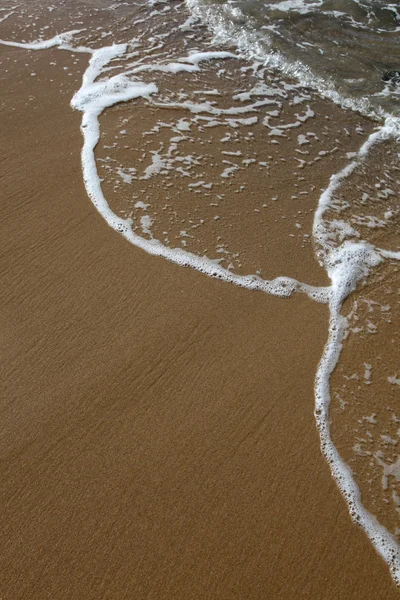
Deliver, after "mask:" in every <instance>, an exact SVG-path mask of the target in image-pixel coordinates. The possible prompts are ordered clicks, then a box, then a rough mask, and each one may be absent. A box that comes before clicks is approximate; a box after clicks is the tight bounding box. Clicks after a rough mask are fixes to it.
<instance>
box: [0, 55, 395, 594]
mask: <svg viewBox="0 0 400 600" xmlns="http://www.w3.org/2000/svg"><path fill="white" fill-rule="evenodd" d="M0 51H1V53H2V56H3V58H4V56H5V55H6V54H7V53H10V54H11V53H12V56H13V59H14V58H15V59H17V61H18V62H17V63H16V64H14V72H13V74H11V73H8V74H3V78H4V82H5V83H4V85H2V88H1V102H2V104H3V109H2V112H1V134H2V148H3V151H2V157H1V164H2V168H1V197H2V200H1V203H0V210H1V218H0V222H1V228H2V231H1V236H2V240H4V242H3V251H2V254H1V257H0V264H1V281H2V298H1V306H2V310H1V313H0V314H1V332H2V335H1V340H2V360H1V367H0V370H1V386H2V392H1V415H2V416H1V423H2V424H1V429H0V431H1V442H0V443H1V452H0V456H1V467H0V469H1V470H0V481H1V496H0V503H1V511H0V596H1V597H2V598H4V600H20V599H24V600H25V599H35V600H44V599H50V598H51V599H57V600H58V599H74V600H75V599H81V598H82V599H85V600H89V599H93V600H99V599H100V598H108V599H118V600H119V599H123V598H126V599H129V600H131V599H135V600H140V599H143V600H144V599H145V598H146V599H157V600H161V599H164V598H165V599H166V600H167V599H168V600H172V599H173V600H175V599H176V600H180V599H182V600H189V599H194V600H202V599H206V598H208V599H212V600H219V599H225V600H233V599H236V598H237V599H280V598H282V599H283V598H284V599H293V600H294V599H296V600H297V599H322V598H323V599H332V600H333V599H335V600H341V599H346V600H347V599H354V600H355V599H357V600H359V599H360V600H361V599H365V600H367V599H368V600H370V599H374V600H375V599H385V600H390V599H391V598H393V599H394V598H397V597H398V592H397V591H396V589H395V587H394V585H393V584H392V582H391V579H390V577H389V573H388V569H387V567H386V565H385V564H384V563H383V561H382V560H381V559H380V558H379V557H378V556H377V555H376V554H375V552H374V550H373V548H372V546H371V544H370V543H369V541H368V540H367V538H366V537H365V535H364V534H363V532H362V531H361V530H360V529H358V528H357V527H355V526H354V525H352V523H351V521H350V517H349V515H348V513H347V508H346V505H345V502H344V500H343V499H342V497H341V495H340V493H339V492H338V490H337V488H336V485H335V483H334V481H333V480H332V479H331V476H330V473H329V469H328V466H327V465H326V463H325V462H324V460H323V458H322V456H321V454H320V451H319V441H318V436H317V433H316V429H315V425H314V419H313V379H314V374H315V370H316V365H317V362H318V360H319V357H320V355H321V352H322V348H323V344H324V342H325V338H326V333H327V309H326V307H324V306H321V305H317V304H315V303H312V302H311V301H309V300H307V299H306V298H305V297H300V296H298V297H296V298H294V299H292V300H280V299H276V298H272V297H269V296H266V295H264V294H260V293H250V292H248V291H246V290H240V289H237V288H235V287H233V286H229V285H226V284H222V283H221V282H217V281H213V280H210V279H208V278H207V277H205V276H202V275H200V274H198V273H195V272H193V271H191V270H188V269H180V268H178V267H176V266H173V265H171V264H169V263H167V262H165V261H163V260H158V259H154V258H150V257H149V256H147V255H146V254H144V253H142V252H140V251H138V250H136V249H135V248H132V247H130V246H129V245H128V244H127V243H126V242H124V240H122V238H120V237H119V236H118V235H117V234H115V233H114V232H113V231H112V230H111V229H109V228H108V227H107V225H106V224H105V223H104V222H103V221H102V219H101V217H100V216H99V215H98V214H97V213H96V211H95V209H94V208H93V207H92V206H91V204H90V202H89V201H88V199H87V197H86V194H85V191H84V188H83V185H82V181H81V171H80V164H79V149H80V145H81V139H80V134H79V115H78V114H74V113H72V112H71V110H70V109H69V107H68V101H69V99H70V96H71V94H72V91H73V89H74V86H75V87H76V83H74V81H75V80H74V78H73V77H70V78H69V81H68V84H66V85H65V86H64V88H63V93H64V95H63V96H62V98H60V95H59V92H58V89H59V82H55V85H54V87H52V88H49V87H46V88H43V87H41V86H40V77H39V78H37V79H36V78H32V79H31V78H30V77H29V74H30V72H31V71H32V67H31V65H30V66H29V67H25V66H24V65H25V63H28V53H26V52H25V51H16V50H14V49H4V48H1V49H0ZM42 56H43V55H41V54H40V53H38V54H36V55H35V61H36V65H35V70H36V71H37V72H38V73H39V74H40V72H41V69H46V68H47V65H48V57H46V58H45V59H42V58H41V57H42ZM29 60H31V55H30V56H29ZM60 60H67V58H66V57H64V58H63V59H61V58H60V54H57V61H60ZM84 60H85V58H82V62H84ZM29 95H32V100H30V101H27V98H28V96H29ZM14 108H15V110H12V109H14ZM60 131H62V143H61V144H60V138H59V132H60ZM313 268H315V266H313V265H311V264H310V269H311V270H312V269H313Z"/></svg>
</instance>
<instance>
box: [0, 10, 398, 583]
mask: <svg viewBox="0 0 400 600" xmlns="http://www.w3.org/2000/svg"><path fill="white" fill-rule="evenodd" d="M187 1H188V3H189V4H190V3H191V2H192V0H187ZM71 33H72V32H68V33H67V34H61V35H59V36H55V38H52V39H51V40H48V41H40V42H36V43H32V44H22V43H21V44H17V43H15V42H6V44H7V45H11V46H17V47H22V48H29V49H32V50H40V49H45V48H51V47H54V46H58V47H60V48H67V46H68V45H69V42H70V41H71V39H72V36H73V33H72V36H71ZM0 43H3V42H0ZM67 49H71V50H73V51H76V48H72V47H71V48H67ZM85 51H87V52H90V53H91V54H92V57H91V59H90V62H89V66H88V68H87V69H86V71H85V73H84V75H83V80H82V86H81V88H80V90H79V91H78V92H77V93H76V94H75V95H74V97H73V99H72V101H71V105H72V107H73V108H75V109H77V110H80V111H81V112H82V113H83V117H82V124H81V130H82V134H83V138H84V144H83V149H82V168H83V177H84V182H85V186H86V190H87V193H88V195H89V197H90V199H91V201H92V202H93V204H94V206H95V207H96V208H97V210H98V211H99V212H100V214H101V215H102V216H103V218H104V219H105V220H106V222H107V223H108V224H109V225H110V227H112V228H113V229H114V230H115V231H117V232H119V233H121V234H122V235H123V236H124V237H125V239H126V240H128V241H129V242H130V243H131V244H133V245H134V246H136V247H138V248H141V249H143V250H144V251H146V252H148V253H149V254H152V255H155V256H160V257H163V258H166V259H168V260H169V261H171V262H174V263H176V264H178V265H181V266H187V267H191V268H194V269H196V270H198V271H201V272H203V273H205V274H206V275H209V276H211V277H216V278H219V279H221V280H223V281H227V282H230V283H234V284H236V285H238V286H241V287H245V288H247V289H252V290H261V291H264V292H266V293H269V294H273V295H277V296H281V297H288V296H290V295H291V294H293V293H294V292H297V291H301V292H304V293H306V294H307V295H308V296H309V297H311V298H313V299H314V300H317V301H319V302H326V303H329V309H330V324H329V337H328V341H327V344H326V346H325V349H324V353H323V356H322V358H321V361H320V364H319V366H318V371H317V375H316V381H315V418H316V422H317V427H318V430H319V434H320V440H321V449H322V452H323V454H324V456H325V457H326V459H327V461H328V463H329V465H330V468H331V472H332V474H333V476H334V478H335V479H336V481H337V483H338V485H339V488H340V489H341V491H342V493H343V495H344V497H345V498H346V500H347V503H348V505H349V508H350V514H351V515H352V517H353V519H354V520H355V521H356V522H357V523H358V524H359V525H361V527H362V528H363V529H364V531H365V532H366V533H367V535H368V537H369V538H370V540H371V541H372V543H373V544H374V546H375V548H376V550H377V551H378V552H379V554H381V556H382V557H383V558H384V560H385V561H386V562H387V564H388V565H389V567H390V569H391V572H392V576H393V578H394V580H395V581H396V583H398V584H399V585H400V548H399V546H398V545H397V543H396V540H395V539H394V537H393V536H392V535H391V534H390V533H389V532H388V531H387V530H386V528H385V527H383V526H382V525H381V524H380V523H379V522H378V521H377V519H376V518H375V517H374V516H373V515H371V514H370V513H369V512H368V511H367V510H366V509H365V508H364V506H363V505H362V503H361V499H360V492H359V489H358V486H357V484H356V483H355V481H354V479H353V477H352V473H351V470H350V469H349V467H348V466H347V465H346V463H345V462H344V461H343V460H342V458H341V457H340V455H339V453H338V451H337V449H336V447H335V445H334V444H333V441H332V439H331V436H330V427H329V404H330V390H329V379H330V375H331V373H332V371H333V370H334V368H335V366H336V364H337V362H338V360H339V356H340V352H341V341H342V336H343V333H344V330H345V328H346V319H345V318H344V317H343V316H342V315H341V307H342V304H343V301H344V299H345V298H346V297H347V296H348V295H349V293H351V291H353V290H354V289H355V287H356V285H357V282H358V281H359V280H360V279H362V278H365V277H366V276H367V275H368V272H369V270H370V269H371V268H374V267H375V266H377V265H378V264H379V263H380V262H382V261H383V260H384V259H385V258H386V259H397V260H400V252H396V251H395V252H391V251H388V250H381V249H379V248H375V247H374V246H372V245H371V244H368V243H367V242H363V241H357V242H353V241H348V240H347V241H345V242H343V243H341V244H340V245H338V246H337V247H335V246H334V245H333V244H332V240H329V238H328V235H327V234H328V230H327V227H326V225H325V223H324V220H323V217H324V214H325V212H326V210H327V209H328V208H329V206H330V203H331V201H332V198H333V194H334V192H335V191H336V190H337V189H338V188H339V186H340V184H341V182H342V181H343V180H344V179H345V178H346V177H348V176H349V175H350V174H351V173H353V171H354V170H355V168H356V166H357V165H358V164H359V161H360V160H363V158H364V157H365V156H366V155H367V153H368V152H369V150H370V148H371V147H372V146H373V145H374V144H375V143H376V142H378V141H380V140H383V139H387V138H388V137H391V136H396V137H399V132H400V126H399V123H400V120H399V119H396V118H391V119H387V120H386V122H385V125H384V126H383V127H381V128H380V129H379V130H378V131H376V132H374V133H373V134H372V135H371V136H370V137H369V139H368V140H367V142H366V143H365V144H364V145H363V146H362V147H361V149H360V151H359V153H358V156H357V158H356V160H354V161H352V162H351V163H349V164H348V165H347V166H346V167H345V168H344V169H342V170H341V171H340V172H339V173H337V174H335V175H333V176H332V177H331V180H330V183H329V186H328V188H327V189H326V190H325V191H324V192H323V194H322V195H321V197H320V200H319V204H318V207H317V210H316V212H315V217H314V228H313V233H314V238H315V241H316V243H317V244H319V246H320V251H319V253H318V256H319V258H320V261H321V264H323V265H324V266H325V268H326V270H327V272H328V275H329V277H330V279H331V282H332V285H331V286H330V287H313V286H308V285H306V284H304V283H300V282H298V281H296V280H294V279H291V278H288V277H279V278H276V279H274V280H272V281H267V280H263V279H261V278H260V277H258V276H255V275H247V276H243V275H236V274H234V273H232V272H231V271H229V270H227V269H224V268H223V267H221V266H220V265H219V264H218V263H216V262H215V261H212V260H210V259H208V258H207V257H200V256H197V255H194V254H191V253H189V252H187V251H185V250H182V249H180V248H176V249H171V248H168V247H166V246H164V245H163V244H162V243H161V242H159V241H158V240H155V239H146V238H142V237H140V236H139V235H137V234H136V233H134V232H133V230H132V228H131V224H132V221H131V220H130V219H122V218H120V217H118V216H117V215H116V214H115V213H114V212H113V211H112V210H111V208H110V206H109V204H108V202H107V200H106V198H105V196H104V194H103V191H102V188H101V182H100V178H99V175H98V172H97V166H96V159H95V153H94V151H95V148H96V146H97V143H98V141H99V137H100V124H99V116H100V115H101V113H102V112H103V111H104V110H105V109H106V108H109V107H111V106H113V105H115V104H117V103H120V102H126V101H129V100H132V99H134V98H138V97H142V98H146V99H148V100H150V99H151V96H152V95H154V94H156V93H157V91H158V90H157V86H156V85H155V84H154V83H150V84H145V83H142V82H138V81H131V80H130V79H129V78H128V77H127V76H126V74H125V75H124V74H119V75H116V76H114V77H111V78H108V79H99V77H100V76H101V75H102V74H104V72H105V71H106V69H105V67H106V66H107V65H108V64H109V63H110V61H112V60H113V59H115V58H118V57H121V56H123V55H124V54H125V52H126V51H127V45H126V44H119V45H113V46H108V47H105V48H101V49H99V50H91V49H86V50H85ZM204 54H207V53H197V57H196V58H193V63H192V64H193V65H196V66H197V65H198V62H200V60H198V58H199V55H202V56H203V57H204ZM211 55H213V56H211ZM191 56H193V55H191ZM213 57H214V58H215V53H210V56H209V57H208V59H211V58H213ZM226 57H227V56H226ZM220 58H222V56H221V57H220ZM185 60H186V61H187V58H186V59H185ZM201 60H206V59H205V58H202V59H201ZM196 61H198V62H196ZM154 104H156V103H155V102H154ZM164 106H165V105H164ZM179 106H180V107H182V106H183V104H180V105H179ZM185 107H186V108H188V109H189V110H192V109H193V107H192V108H191V107H190V106H185ZM199 108H200V112H201V111H202V110H206V112H210V111H212V110H214V108H213V107H212V106H211V105H210V106H205V105H201V106H200V105H199ZM195 112H197V109H196V110H195ZM221 112H224V111H221ZM224 114H225V112H224Z"/></svg>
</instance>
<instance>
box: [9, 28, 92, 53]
mask: <svg viewBox="0 0 400 600" xmlns="http://www.w3.org/2000/svg"><path fill="white" fill-rule="evenodd" d="M82 31H84V30H83V29H72V30H71V31H66V32H65V33H59V34H57V35H55V36H54V37H52V38H50V39H49V40H38V41H36V42H26V43H25V42H13V41H9V40H1V39H0V44H2V45H3V46H14V47H15V48H24V49H25V50H47V49H48V48H55V47H58V48H60V50H71V51H73V52H87V53H89V54H92V53H93V50H92V49H91V48H86V47H85V46H76V47H73V46H71V44H70V42H71V41H72V39H73V37H74V35H75V34H77V33H81V32H82Z"/></svg>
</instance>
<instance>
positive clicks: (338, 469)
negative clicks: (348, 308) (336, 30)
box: [313, 119, 400, 585]
mask: <svg viewBox="0 0 400 600" xmlns="http://www.w3.org/2000/svg"><path fill="white" fill-rule="evenodd" d="M389 137H394V138H398V137H399V120H398V119H388V120H387V121H386V123H385V125H383V127H381V128H380V129H379V130H378V131H376V132H374V133H372V134H371V136H370V137H369V138H368V140H367V141H366V142H365V143H364V144H363V145H362V147H361V148H360V150H359V152H358V156H357V158H356V160H354V161H352V162H351V163H350V164H348V165H347V166H346V167H344V168H343V169H342V170H341V171H340V172H339V173H336V174H335V175H333V176H332V177H331V180H330V183H329V186H328V187H327V189H326V190H325V191H324V192H323V193H322V195H321V197H320V200H319V204H318V208H317V210H316V212H315V215H314V226H313V236H314V239H315V241H316V242H317V243H319V244H320V246H321V249H320V251H317V255H318V256H319V258H320V261H321V263H323V265H324V266H325V268H326V270H327V272H328V275H329V277H330V279H331V281H332V288H331V292H332V293H331V298H330V301H329V310H330V320H329V337H328V341H327V343H326V346H325V349H324V353H323V355H322V358H321V361H320V363H319V366H318V370H317V375H316V379H315V419H316V423H317V428H318V431H319V435H320V440H321V450H322V452H323V454H324V456H325V458H326V460H327V462H328V464H329V465H330V469H331V473H332V475H333V477H334V478H335V480H336V482H337V484H338V486H339V489H340V490H341V492H342V494H343V496H344V497H345V499H346V501H347V504H348V506H349V510H350V515H351V516H352V518H353V520H354V521H355V522H356V523H357V524H359V525H360V526H361V527H362V528H363V529H364V531H365V533H366V534H367V535H368V537H369V539H370V540H371V542H372V543H373V545H374V547H375V549H376V550H377V552H378V553H379V554H380V555H381V556H382V558H383V559H384V560H385V562H386V563H387V564H388V566H389V568H390V570H391V573H392V577H393V579H394V580H395V582H396V583H397V585H400V548H399V545H398V543H397V540H396V539H395V538H394V536H392V535H391V534H390V533H389V531H388V530H387V529H386V528H385V527H384V526H383V525H381V524H380V523H379V522H378V520H377V519H376V517H375V516H374V515H372V514H371V513H370V512H369V511H368V510H367V509H366V508H365V507H364V506H363V504H362V502H361V496H360V490H359V488H358V486H357V484H356V482H355V480H354V479H353V475H352V472H351V469H350V468H349V467H348V466H347V465H346V463H345V462H344V460H343V459H342V458H341V456H340V454H339V452H338V451H337V449H336V447H335V445H334V443H333V441H332V438H331V434H330V424H329V406H330V401H331V396H330V389H329V380H330V375H331V373H332V372H333V370H334V369H335V367H336V365H337V363H338V361H339V358H340V353H341V348H342V339H343V335H344V333H345V331H346V327H347V321H346V319H345V318H344V317H343V316H342V315H341V308H342V304H343V301H344V300H345V299H346V298H347V296H348V295H349V294H350V293H351V292H352V291H354V290H355V288H356V285H357V282H358V281H359V280H360V279H362V278H365V277H366V276H367V275H368V272H369V270H370V269H371V268H373V267H375V266H377V265H379V264H380V263H381V262H382V261H383V260H384V259H385V258H388V259H397V260H400V252H392V251H388V250H382V249H380V248H376V247H374V246H372V245H371V244H368V243H367V242H363V241H358V242H352V241H345V242H343V243H342V244H341V245H340V246H338V247H332V242H331V241H330V240H329V238H328V235H327V229H326V226H325V224H324V221H323V215H324V213H325V212H326V210H327V209H328V208H329V206H330V205H331V201H332V198H333V194H334V192H335V191H336V190H337V189H338V188H339V187H340V185H341V183H342V181H343V180H344V179H346V178H347V177H348V176H349V175H351V173H353V171H354V170H355V168H356V167H357V166H358V164H359V162H360V161H362V160H363V159H364V158H365V157H366V156H367V154H368V152H369V150H370V149H371V148H372V146H373V145H374V144H376V143H379V142H380V141H382V140H385V139H388V138H389Z"/></svg>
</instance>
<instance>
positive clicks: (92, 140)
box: [71, 44, 330, 302]
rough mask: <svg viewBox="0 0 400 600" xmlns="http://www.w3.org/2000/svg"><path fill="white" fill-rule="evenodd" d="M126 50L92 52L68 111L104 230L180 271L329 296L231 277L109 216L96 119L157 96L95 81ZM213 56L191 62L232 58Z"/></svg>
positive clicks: (148, 89) (301, 286)
mask: <svg viewBox="0 0 400 600" xmlns="http://www.w3.org/2000/svg"><path fill="white" fill-rule="evenodd" d="M126 49H127V46H126V44H121V45H116V46H109V47H106V48H102V49H100V50H95V51H94V52H93V56H92V58H91V60H90V63H89V67H88V69H87V70H86V72H85V74H84V77H83V83H82V87H81V89H80V90H79V91H78V92H77V93H76V94H75V95H74V97H73V99H72V101H71V105H72V107H73V108H75V109H77V110H80V111H82V112H83V117H82V125H81V129H82V133H83V138H84V144H83V149H82V169H83V177H84V182H85V186H86V190H87V193H88V195H89V197H90V199H91V200H92V202H93V204H94V205H95V207H96V208H97V210H98V211H99V212H100V214H101V215H102V216H103V217H104V219H105V220H106V221H107V223H108V224H109V225H110V227H112V228H113V229H115V230H116V231H118V232H119V233H121V234H122V235H123V236H124V237H125V239H126V240H128V241H129V242H130V243H131V244H133V245H134V246H136V247H138V248H141V249H142V250H145V251H146V252H148V253H149V254H152V255H154V256H160V257H163V258H166V259H167V260H169V261H171V262H173V263H176V264H178V265H181V266H185V267H191V268H193V269H196V270H197V271H201V272H202V273H205V274H207V275H209V276H210V277H215V278H218V279H221V280H223V281H227V282H230V283H234V284H236V285H238V286H240V287H245V288H248V289H251V290H261V291H264V292H266V293H269V294H273V295H276V296H281V297H288V296H291V295H292V294H293V293H294V292H296V291H300V292H304V293H306V294H307V295H308V296H310V297H311V298H313V299H314V300H317V301H319V302H328V301H329V297H330V289H329V288H326V287H314V286H309V285H307V284H305V283H300V282H298V281H296V280H295V279H292V278H289V277H278V278H276V279H274V280H272V281H268V280H263V279H261V278H260V277H258V276H256V275H237V274H235V273H232V272H231V271H229V270H228V269H224V268H223V267H221V266H220V265H219V264H218V263H216V262H215V261H213V260H211V259H209V258H207V257H204V256H197V255H195V254H192V253H190V252H187V251H185V250H182V249H180V248H168V247H167V246H164V245H163V244H162V243H161V242H160V241H158V240H154V239H151V240H148V239H146V238H143V237H141V236H139V235H137V234H136V233H134V232H133V231H132V228H131V223H132V222H131V220H130V219H122V218H120V217H118V216H117V215H115V214H114V212H113V211H112V210H111V208H110V206H109V204H108V202H107V200H106V198H105V196H104V194H103V191H102V189H101V183H100V178H99V175H98V172H97V166H96V159H95V154H94V150H95V148H96V146H97V143H98V141H99V137H100V125H99V120H98V118H99V116H100V114H101V113H102V112H103V111H104V110H105V109H106V108H109V107H110V106H113V105H115V104H117V103H119V102H126V101H128V100H132V99H134V98H138V97H144V98H149V97H150V96H151V95H152V94H154V93H157V91H158V90H157V86H156V85H155V84H154V83H151V84H143V83H139V82H132V81H130V80H129V79H128V78H127V77H126V76H124V75H116V76H114V77H111V78H110V79H106V80H101V81H98V82H95V80H96V79H97V78H98V77H99V76H100V75H101V73H102V70H103V68H104V67H105V66H106V65H107V64H108V63H109V62H110V61H111V60H112V59H114V58H117V57H119V56H122V55H123V54H124V53H125V52H126ZM219 54H221V53H215V52H209V53H197V54H196V57H195V59H194V60H195V61H196V62H200V61H203V60H210V59H213V58H221V57H223V58H227V57H228V56H229V57H232V56H234V55H232V54H231V53H222V54H223V56H217V55H219ZM205 55H207V56H205Z"/></svg>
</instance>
